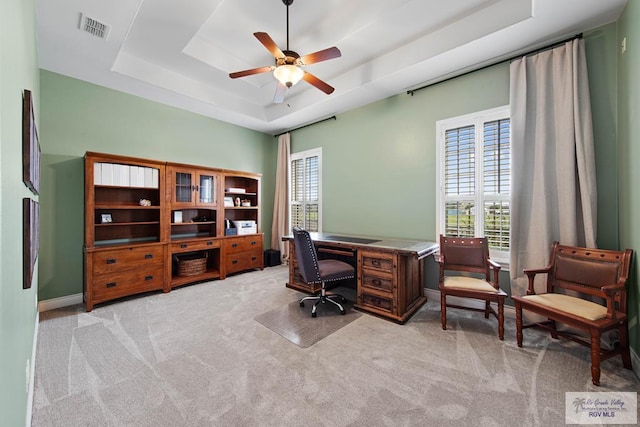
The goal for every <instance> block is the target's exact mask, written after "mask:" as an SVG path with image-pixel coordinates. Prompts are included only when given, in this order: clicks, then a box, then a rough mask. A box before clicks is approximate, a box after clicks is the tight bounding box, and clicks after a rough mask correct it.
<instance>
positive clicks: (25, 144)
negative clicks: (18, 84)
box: [22, 89, 40, 195]
mask: <svg viewBox="0 0 640 427" xmlns="http://www.w3.org/2000/svg"><path fill="white" fill-rule="evenodd" d="M22 180H23V181H24V183H25V185H26V186H27V188H29V189H30V190H31V192H33V194H35V195H38V194H40V142H39V140H38V130H37V128H36V119H35V113H34V111H33V96H32V94H31V91H30V90H28V89H25V90H24V93H23V95H22Z"/></svg>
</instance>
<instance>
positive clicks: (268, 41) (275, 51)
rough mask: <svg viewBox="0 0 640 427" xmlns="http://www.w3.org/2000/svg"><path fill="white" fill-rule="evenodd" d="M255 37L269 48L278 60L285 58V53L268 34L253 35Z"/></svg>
mask: <svg viewBox="0 0 640 427" xmlns="http://www.w3.org/2000/svg"><path fill="white" fill-rule="evenodd" d="M253 35H254V36H256V38H257V39H258V40H259V41H260V43H262V44H263V45H264V47H266V48H267V50H268V51H269V52H271V54H272V55H273V56H275V57H276V58H284V53H282V51H281V50H280V48H279V47H278V45H277V44H276V42H274V41H273V39H272V38H271V37H269V34H267V33H253Z"/></svg>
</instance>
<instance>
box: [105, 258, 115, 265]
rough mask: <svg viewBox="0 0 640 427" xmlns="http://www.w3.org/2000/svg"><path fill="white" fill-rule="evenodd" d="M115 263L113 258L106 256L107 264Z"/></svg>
mask: <svg viewBox="0 0 640 427" xmlns="http://www.w3.org/2000/svg"><path fill="white" fill-rule="evenodd" d="M115 263H116V259H115V258H107V264H115Z"/></svg>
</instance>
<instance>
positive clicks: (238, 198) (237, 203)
mask: <svg viewBox="0 0 640 427" xmlns="http://www.w3.org/2000/svg"><path fill="white" fill-rule="evenodd" d="M236 206H240V197H236Z"/></svg>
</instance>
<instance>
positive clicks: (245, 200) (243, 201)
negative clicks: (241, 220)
mask: <svg viewBox="0 0 640 427" xmlns="http://www.w3.org/2000/svg"><path fill="white" fill-rule="evenodd" d="M241 203H242V206H245V207H249V206H251V200H248V199H243V200H242V202H241Z"/></svg>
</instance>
